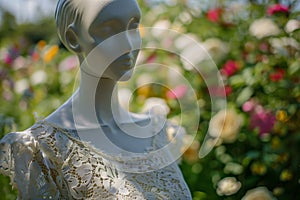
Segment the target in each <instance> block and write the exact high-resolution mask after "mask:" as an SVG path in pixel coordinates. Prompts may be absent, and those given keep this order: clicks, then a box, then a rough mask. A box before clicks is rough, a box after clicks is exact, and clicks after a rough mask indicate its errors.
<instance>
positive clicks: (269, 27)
mask: <svg viewBox="0 0 300 200" xmlns="http://www.w3.org/2000/svg"><path fill="white" fill-rule="evenodd" d="M249 31H250V34H251V35H253V36H255V37H257V38H258V39H261V38H264V37H268V36H273V35H278V34H279V33H280V29H279V28H278V26H277V25H276V24H275V23H274V22H273V21H272V20H271V19H268V18H261V19H257V20H255V21H254V22H253V23H252V24H251V25H250V28H249Z"/></svg>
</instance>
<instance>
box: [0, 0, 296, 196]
mask: <svg viewBox="0 0 300 200" xmlns="http://www.w3.org/2000/svg"><path fill="white" fill-rule="evenodd" d="M157 2H158V1H150V0H147V1H140V4H141V6H142V9H143V16H144V17H143V21H142V25H144V26H152V25H153V26H156V27H164V28H170V29H173V30H177V31H179V32H180V33H185V34H188V35H189V36H190V37H191V38H193V39H194V40H195V41H198V42H199V43H201V44H202V46H203V47H204V48H205V50H206V51H207V52H208V53H209V55H210V56H211V58H212V59H213V60H214V62H215V64H216V66H217V67H218V68H219V71H220V74H221V76H222V80H223V82H224V85H225V91H224V90H222V89H220V88H219V87H215V88H214V87H213V86H211V88H209V92H208V88H207V85H206V82H205V81H204V78H203V77H202V76H201V75H199V73H197V72H196V71H194V70H193V68H192V67H190V65H189V63H187V62H184V60H183V59H180V58H178V56H177V55H174V54H172V53H169V52H163V51H157V50H156V51H151V50H143V51H141V55H140V59H141V60H142V61H143V62H146V63H148V64H151V63H162V64H163V65H167V66H171V67H170V68H172V70H169V69H168V70H161V69H160V68H155V67H153V68H151V69H147V70H148V71H147V74H143V73H141V72H140V71H138V72H137V73H138V75H137V76H136V77H137V78H133V81H132V82H130V84H131V85H126V83H124V85H126V87H128V88H129V89H128V88H127V89H121V90H120V95H121V96H122V102H121V104H122V105H124V106H127V103H128V102H129V101H130V94H131V92H132V91H130V89H131V88H138V89H137V90H135V91H134V96H133V97H132V98H131V101H132V102H131V104H130V106H129V109H130V110H132V111H136V112H138V111H145V110H148V109H149V107H151V106H153V105H154V106H157V105H158V107H157V108H158V109H157V110H155V111H157V112H160V113H163V114H167V115H168V117H169V118H170V119H171V120H172V121H175V122H176V123H178V122H179V123H180V122H181V121H182V125H183V126H184V127H185V129H186V131H187V134H186V136H183V137H184V138H183V139H182V140H183V141H182V142H181V143H182V144H183V145H185V144H187V143H188V142H187V141H189V140H192V137H191V133H190V130H191V129H192V128H193V127H191V125H190V124H191V123H190V122H191V121H192V120H193V119H192V117H191V115H187V116H183V117H182V120H181V119H179V118H180V117H179V116H180V112H181V108H180V104H179V103H178V101H179V100H181V99H183V98H184V97H186V96H188V95H189V91H188V88H187V87H186V86H185V85H184V84H182V83H181V82H180V78H179V75H178V74H181V75H183V76H184V77H185V78H186V79H187V80H188V81H189V84H191V85H192V87H193V89H194V91H195V93H196V96H197V103H198V105H199V107H200V111H201V116H200V121H199V128H198V132H197V135H196V137H195V139H194V141H193V142H192V143H191V145H189V146H187V149H186V151H184V152H183V157H182V159H181V163H180V167H181V169H182V171H183V174H184V176H185V179H186V181H187V183H188V185H189V187H190V189H191V192H192V195H193V198H194V199H197V200H198V199H199V200H200V199H201V200H205V199H209V200H214V199H216V200H217V199H228V200H229V199H245V200H249V199H275V198H276V199H283V200H285V199H296V198H297V197H298V196H299V195H300V192H299V190H298V188H299V180H300V175H299V165H300V158H299V156H298V152H300V133H299V130H300V126H299V121H300V84H299V83H300V78H299V75H300V60H299V58H300V55H299V54H300V53H299V50H300V32H299V30H300V21H299V20H300V19H299V14H300V13H299V11H298V10H297V9H295V7H296V6H297V1H288V2H290V4H289V5H286V4H282V3H278V1H277V3H275V2H273V1H263V2H264V3H258V2H260V1H251V2H252V3H238V2H237V1H235V2H233V1H221V2H223V4H219V5H214V6H208V7H205V5H203V4H200V3H197V2H198V1H179V0H177V1H172V2H176V3H177V4H176V6H174V5H173V4H172V3H170V2H171V1H168V2H169V3H166V4H164V3H157ZM199 2H200V1H199ZM201 2H202V1H201ZM244 2H245V1H244ZM249 2H250V1H249ZM253 2H256V3H253ZM283 2H287V1H283ZM156 35H157V38H158V43H161V44H164V45H167V46H168V45H169V46H171V45H173V44H174V46H175V47H176V48H178V49H183V55H192V56H193V57H192V59H195V60H200V61H203V60H205V59H206V58H207V55H206V54H204V53H203V52H194V51H193V48H194V46H193V45H192V44H185V43H184V42H183V43H180V40H176V41H173V40H172V39H170V36H169V35H164V34H163V33H162V34H160V35H159V33H156ZM54 41H55V40H54ZM146 42H149V41H146ZM152 42H153V41H152ZM1 46H2V47H1V50H0V82H1V88H0V94H1V95H2V99H1V108H0V113H1V114H0V130H1V132H0V134H2V135H3V134H5V133H7V132H9V131H16V130H24V129H26V128H28V127H29V126H31V125H32V124H33V123H34V122H35V120H36V119H35V117H34V113H37V115H36V118H43V117H45V116H47V115H48V114H49V113H51V112H52V111H53V110H54V109H55V108H57V107H58V106H59V105H61V104H62V103H63V102H64V101H65V100H66V99H67V98H68V97H69V96H70V95H71V94H72V92H73V89H74V88H73V87H74V80H75V78H76V73H77V69H78V68H76V66H77V65H78V62H77V59H76V57H74V56H73V55H71V54H70V53H68V52H66V51H65V50H64V49H61V48H59V46H57V44H54V43H50V42H49V41H40V42H38V43H34V44H32V43H30V42H28V41H26V40H24V39H20V40H14V42H11V43H5V44H4V43H3V44H1ZM202 64H203V65H202ZM202 64H201V67H204V68H205V66H206V65H208V64H207V63H205V62H203V63H202ZM151 81H152V82H159V83H165V82H169V83H172V84H171V85H173V86H174V87H172V88H167V87H163V86H161V85H157V84H152V85H149V84H147V83H148V82H151ZM122 85H123V84H121V86H122ZM210 95H211V96H215V97H226V98H227V109H226V110H220V111H219V112H217V113H215V112H214V110H212V109H211V99H210ZM209 125H210V126H209ZM207 134H209V135H210V136H211V137H214V136H217V135H218V134H220V137H219V139H218V140H217V141H215V143H216V145H215V146H214V148H213V149H212V151H211V152H210V153H209V154H208V155H207V156H206V157H204V158H201V159H200V158H199V150H200V148H201V147H202V146H203V141H204V139H205V136H206V135H207ZM0 183H1V186H2V187H1V188H0V193H1V194H4V195H3V198H4V199H14V197H15V195H14V193H13V192H12V191H11V189H10V186H8V183H9V181H8V180H7V179H5V178H3V177H1V178H0Z"/></svg>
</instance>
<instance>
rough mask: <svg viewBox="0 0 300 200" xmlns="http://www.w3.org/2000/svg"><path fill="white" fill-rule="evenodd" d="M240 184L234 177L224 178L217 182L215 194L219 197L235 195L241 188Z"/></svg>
mask: <svg viewBox="0 0 300 200" xmlns="http://www.w3.org/2000/svg"><path fill="white" fill-rule="evenodd" d="M241 186H242V184H241V182H239V181H237V179H236V178H235V177H226V178H223V179H222V180H220V181H219V182H218V188H217V193H218V195H219V196H223V195H226V196H229V195H233V194H235V193H236V192H237V191H239V189H240V188H241Z"/></svg>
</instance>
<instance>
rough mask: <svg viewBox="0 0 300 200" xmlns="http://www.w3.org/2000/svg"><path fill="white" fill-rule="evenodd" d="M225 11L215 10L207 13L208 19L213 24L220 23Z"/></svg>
mask: <svg viewBox="0 0 300 200" xmlns="http://www.w3.org/2000/svg"><path fill="white" fill-rule="evenodd" d="M222 12H223V10H222V9H221V8H214V9H210V10H208V11H207V14H206V17H207V19H208V20H209V21H211V22H219V21H220V17H221V14H222Z"/></svg>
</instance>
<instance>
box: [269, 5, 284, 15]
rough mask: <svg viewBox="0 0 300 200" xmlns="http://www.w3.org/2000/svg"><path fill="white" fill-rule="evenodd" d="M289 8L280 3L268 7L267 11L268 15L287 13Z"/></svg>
mask: <svg viewBox="0 0 300 200" xmlns="http://www.w3.org/2000/svg"><path fill="white" fill-rule="evenodd" d="M288 12H289V8H288V7H287V6H285V5H282V4H279V3H278V4H275V5H272V6H270V7H269V8H268V10H267V13H268V15H274V14H276V13H288Z"/></svg>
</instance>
